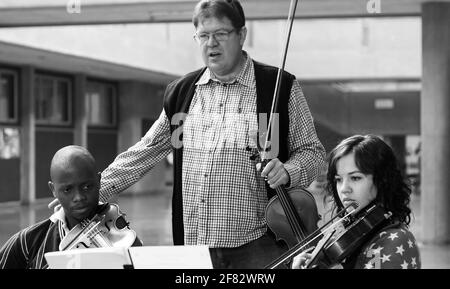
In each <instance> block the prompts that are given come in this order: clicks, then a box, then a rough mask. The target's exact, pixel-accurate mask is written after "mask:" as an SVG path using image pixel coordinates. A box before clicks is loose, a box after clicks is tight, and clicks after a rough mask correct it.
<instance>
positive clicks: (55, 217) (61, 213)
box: [49, 207, 70, 234]
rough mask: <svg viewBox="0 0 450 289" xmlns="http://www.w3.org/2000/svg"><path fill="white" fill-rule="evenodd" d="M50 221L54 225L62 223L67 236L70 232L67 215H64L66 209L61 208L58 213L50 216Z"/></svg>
mask: <svg viewBox="0 0 450 289" xmlns="http://www.w3.org/2000/svg"><path fill="white" fill-rule="evenodd" d="M49 219H50V221H52V222H53V223H55V224H56V223H57V222H58V221H59V222H61V226H62V228H63V229H64V231H65V232H66V234H67V233H68V232H69V231H70V230H69V226H68V224H67V221H66V214H65V213H64V209H63V208H62V207H61V208H59V210H58V211H56V212H54V213H53V214H52V215H51V216H50V218H49Z"/></svg>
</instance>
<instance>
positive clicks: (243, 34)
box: [239, 26, 247, 46]
mask: <svg viewBox="0 0 450 289" xmlns="http://www.w3.org/2000/svg"><path fill="white" fill-rule="evenodd" d="M239 37H240V40H239V43H240V44H241V46H244V42H245V39H246V38H247V27H245V26H244V27H242V28H241V30H239Z"/></svg>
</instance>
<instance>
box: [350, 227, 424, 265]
mask: <svg viewBox="0 0 450 289" xmlns="http://www.w3.org/2000/svg"><path fill="white" fill-rule="evenodd" d="M360 252H361V253H360V255H359V256H358V257H357V261H356V264H355V269H420V268H421V263H420V253H419V248H418V246H417V243H416V239H415V238H414V235H413V234H412V233H411V232H410V231H409V230H408V229H407V227H406V225H404V224H397V225H390V226H388V227H385V228H383V229H382V230H380V232H379V233H377V234H376V235H375V236H374V237H373V238H372V239H371V240H370V241H369V242H367V244H366V245H365V246H364V247H363V248H362V250H361V251H360Z"/></svg>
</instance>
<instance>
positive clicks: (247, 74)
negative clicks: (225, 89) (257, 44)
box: [195, 50, 255, 87]
mask: <svg viewBox="0 0 450 289" xmlns="http://www.w3.org/2000/svg"><path fill="white" fill-rule="evenodd" d="M242 52H243V53H244V57H245V63H244V67H243V68H242V69H241V71H240V72H239V74H238V76H237V77H236V80H235V81H236V82H239V83H240V84H242V85H245V86H247V87H254V86H255V72H254V71H255V70H254V69H255V68H254V66H253V61H252V59H251V58H250V56H249V55H248V53H247V52H246V51H244V50H243V51H242ZM210 81H216V82H220V83H222V82H221V81H219V80H218V79H216V78H215V76H214V73H212V71H211V70H210V69H209V68H206V70H205V72H204V73H203V74H202V76H201V77H200V79H199V80H198V81H197V82H196V83H195V85H205V84H208V83H209V82H210ZM233 82H234V81H233Z"/></svg>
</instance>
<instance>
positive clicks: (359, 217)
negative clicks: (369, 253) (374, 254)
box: [309, 204, 392, 267]
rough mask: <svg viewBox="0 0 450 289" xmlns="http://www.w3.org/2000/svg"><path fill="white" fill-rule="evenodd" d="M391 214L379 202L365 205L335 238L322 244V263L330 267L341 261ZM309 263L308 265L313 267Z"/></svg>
mask: <svg viewBox="0 0 450 289" xmlns="http://www.w3.org/2000/svg"><path fill="white" fill-rule="evenodd" d="M391 216H392V213H391V212H388V211H386V210H385V208H384V207H383V206H382V205H381V204H372V205H368V206H366V207H365V208H364V209H362V210H361V211H360V212H358V213H357V214H356V216H355V217H353V216H352V217H351V218H350V220H349V221H347V222H349V224H344V226H345V228H344V230H343V231H342V232H340V233H339V234H338V235H337V236H336V237H335V238H331V239H330V240H329V241H328V242H326V243H325V244H324V246H323V250H322V253H323V256H322V258H318V260H320V259H321V261H322V263H323V264H327V265H328V267H331V266H333V265H335V264H339V263H341V262H342V261H343V260H345V259H346V258H347V257H348V256H349V255H351V254H352V253H353V252H355V251H356V250H357V249H359V248H360V247H361V246H362V245H363V244H364V242H366V241H367V240H368V237H370V236H371V234H372V233H373V232H376V231H377V230H378V229H379V228H380V227H382V225H383V224H385V223H386V221H387V220H388V219H390V217H391ZM313 265H314V263H311V264H310V266H309V267H313Z"/></svg>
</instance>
